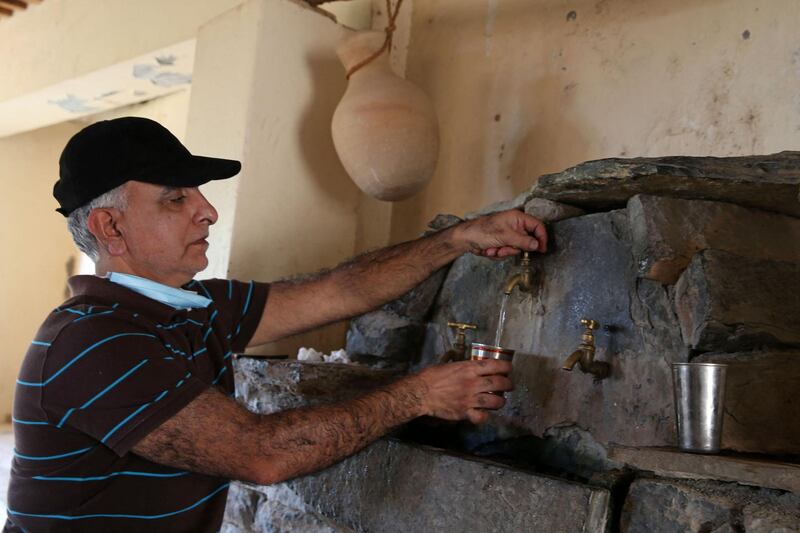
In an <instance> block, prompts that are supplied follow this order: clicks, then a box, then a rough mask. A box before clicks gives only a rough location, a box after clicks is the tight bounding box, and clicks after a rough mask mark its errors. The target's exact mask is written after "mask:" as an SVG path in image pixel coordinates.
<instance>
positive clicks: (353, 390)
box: [234, 357, 398, 414]
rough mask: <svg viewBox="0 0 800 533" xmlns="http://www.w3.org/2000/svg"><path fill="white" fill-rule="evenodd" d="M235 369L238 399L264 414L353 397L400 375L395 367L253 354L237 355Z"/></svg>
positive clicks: (254, 410)
mask: <svg viewBox="0 0 800 533" xmlns="http://www.w3.org/2000/svg"><path fill="white" fill-rule="evenodd" d="M234 372H235V376H236V398H237V400H239V402H241V403H242V404H244V405H245V406H246V407H247V408H248V409H249V410H250V411H253V412H255V413H261V414H269V413H274V412H276V411H283V410H285V409H294V408H297V407H303V406H306V405H317V404H321V403H332V402H337V401H342V400H346V399H349V398H354V397H356V396H359V395H361V394H364V393H365V392H367V391H369V390H371V389H374V388H376V387H379V386H381V385H384V384H386V383H388V382H390V381H393V380H394V379H397V377H398V372H397V371H394V370H379V369H374V368H369V367H365V366H357V365H345V364H339V363H305V362H300V361H270V360H266V359H258V358H254V357H240V358H237V359H236V361H235V362H234Z"/></svg>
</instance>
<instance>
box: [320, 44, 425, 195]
mask: <svg viewBox="0 0 800 533" xmlns="http://www.w3.org/2000/svg"><path fill="white" fill-rule="evenodd" d="M384 39H385V34H384V33H383V32H378V31H368V32H358V33H355V34H354V35H352V36H350V37H349V38H348V39H347V40H345V41H344V42H343V43H342V44H341V45H340V46H339V47H338V49H337V50H336V52H337V54H338V55H339V59H341V61H342V64H343V65H344V67H345V69H346V70H347V71H348V72H349V71H350V69H352V68H353V67H354V66H355V65H357V64H358V63H359V62H361V61H363V60H364V59H366V58H368V57H369V56H370V55H371V54H373V53H374V52H376V51H377V50H379V49H380V48H381V46H382V45H383V42H384ZM331 126H332V127H331V130H332V133H333V144H334V146H335V147H336V152H337V153H338V154H339V159H341V161H342V165H344V168H345V170H346V171H347V173H348V174H350V177H351V178H352V179H353V181H354V182H355V183H356V185H358V187H359V188H360V189H361V190H362V191H364V192H365V193H367V194H368V195H370V196H373V197H375V198H378V199H379V200H387V201H396V200H403V199H405V198H408V197H409V196H412V195H413V194H415V193H417V192H419V191H420V190H421V189H422V188H423V187H425V185H426V184H427V183H428V182H429V181H430V179H431V177H432V176H433V171H434V170H435V169H436V159H437V157H438V155H439V126H438V123H437V121H436V113H435V112H434V110H433V105H432V104H431V102H430V100H429V99H428V97H427V96H426V95H425V93H423V92H422V90H421V89H419V88H418V87H417V86H415V85H414V84H412V83H411V82H409V81H406V80H404V79H403V78H401V77H399V76H397V75H396V74H394V72H392V69H391V67H390V66H389V54H388V52H387V53H383V54H381V55H380V56H378V57H377V58H375V59H374V60H372V61H371V62H369V63H368V64H366V65H364V66H363V67H361V68H359V69H358V70H356V71H355V72H353V73H352V75H351V76H350V81H349V83H348V85H347V90H346V91H345V93H344V96H343V97H342V101H341V102H339V105H338V107H337V108H336V111H335V112H334V113H333V123H332V125H331Z"/></svg>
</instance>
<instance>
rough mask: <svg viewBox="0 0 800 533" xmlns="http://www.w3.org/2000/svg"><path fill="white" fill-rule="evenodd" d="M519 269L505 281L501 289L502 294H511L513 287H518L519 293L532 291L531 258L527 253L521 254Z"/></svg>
mask: <svg viewBox="0 0 800 533" xmlns="http://www.w3.org/2000/svg"><path fill="white" fill-rule="evenodd" d="M519 267H520V271H519V272H518V273H516V274H514V275H513V276H511V277H510V278H508V281H506V284H505V286H504V287H503V294H507V295H508V294H511V292H512V291H513V290H514V287H518V288H519V290H520V291H521V292H531V290H532V289H533V267H532V266H531V257H530V254H529V253H528V252H522V259H520V262H519Z"/></svg>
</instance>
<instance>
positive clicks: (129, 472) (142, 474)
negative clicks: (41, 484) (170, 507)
mask: <svg viewBox="0 0 800 533" xmlns="http://www.w3.org/2000/svg"><path fill="white" fill-rule="evenodd" d="M188 474H189V472H174V473H171V474H160V473H158V472H136V471H133V470H123V471H120V472H112V473H110V474H107V475H105V476H88V477H64V476H33V479H38V480H39V481H102V480H104V479H109V478H112V477H117V476H139V477H156V478H166V477H181V476H186V475H188Z"/></svg>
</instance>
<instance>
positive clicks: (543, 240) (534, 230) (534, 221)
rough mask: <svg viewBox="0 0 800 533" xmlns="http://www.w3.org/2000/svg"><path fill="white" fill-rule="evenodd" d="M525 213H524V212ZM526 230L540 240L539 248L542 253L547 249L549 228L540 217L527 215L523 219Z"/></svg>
mask: <svg viewBox="0 0 800 533" xmlns="http://www.w3.org/2000/svg"><path fill="white" fill-rule="evenodd" d="M523 214H524V213H523ZM523 224H524V227H525V231H526V232H527V233H528V234H533V236H534V237H535V238H536V240H537V241H538V250H539V251H540V252H542V253H544V252H546V251H547V229H546V228H545V227H544V222H542V221H541V220H539V219H538V218H534V217H532V216H530V215H527V214H526V215H525V218H524V219H523Z"/></svg>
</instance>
